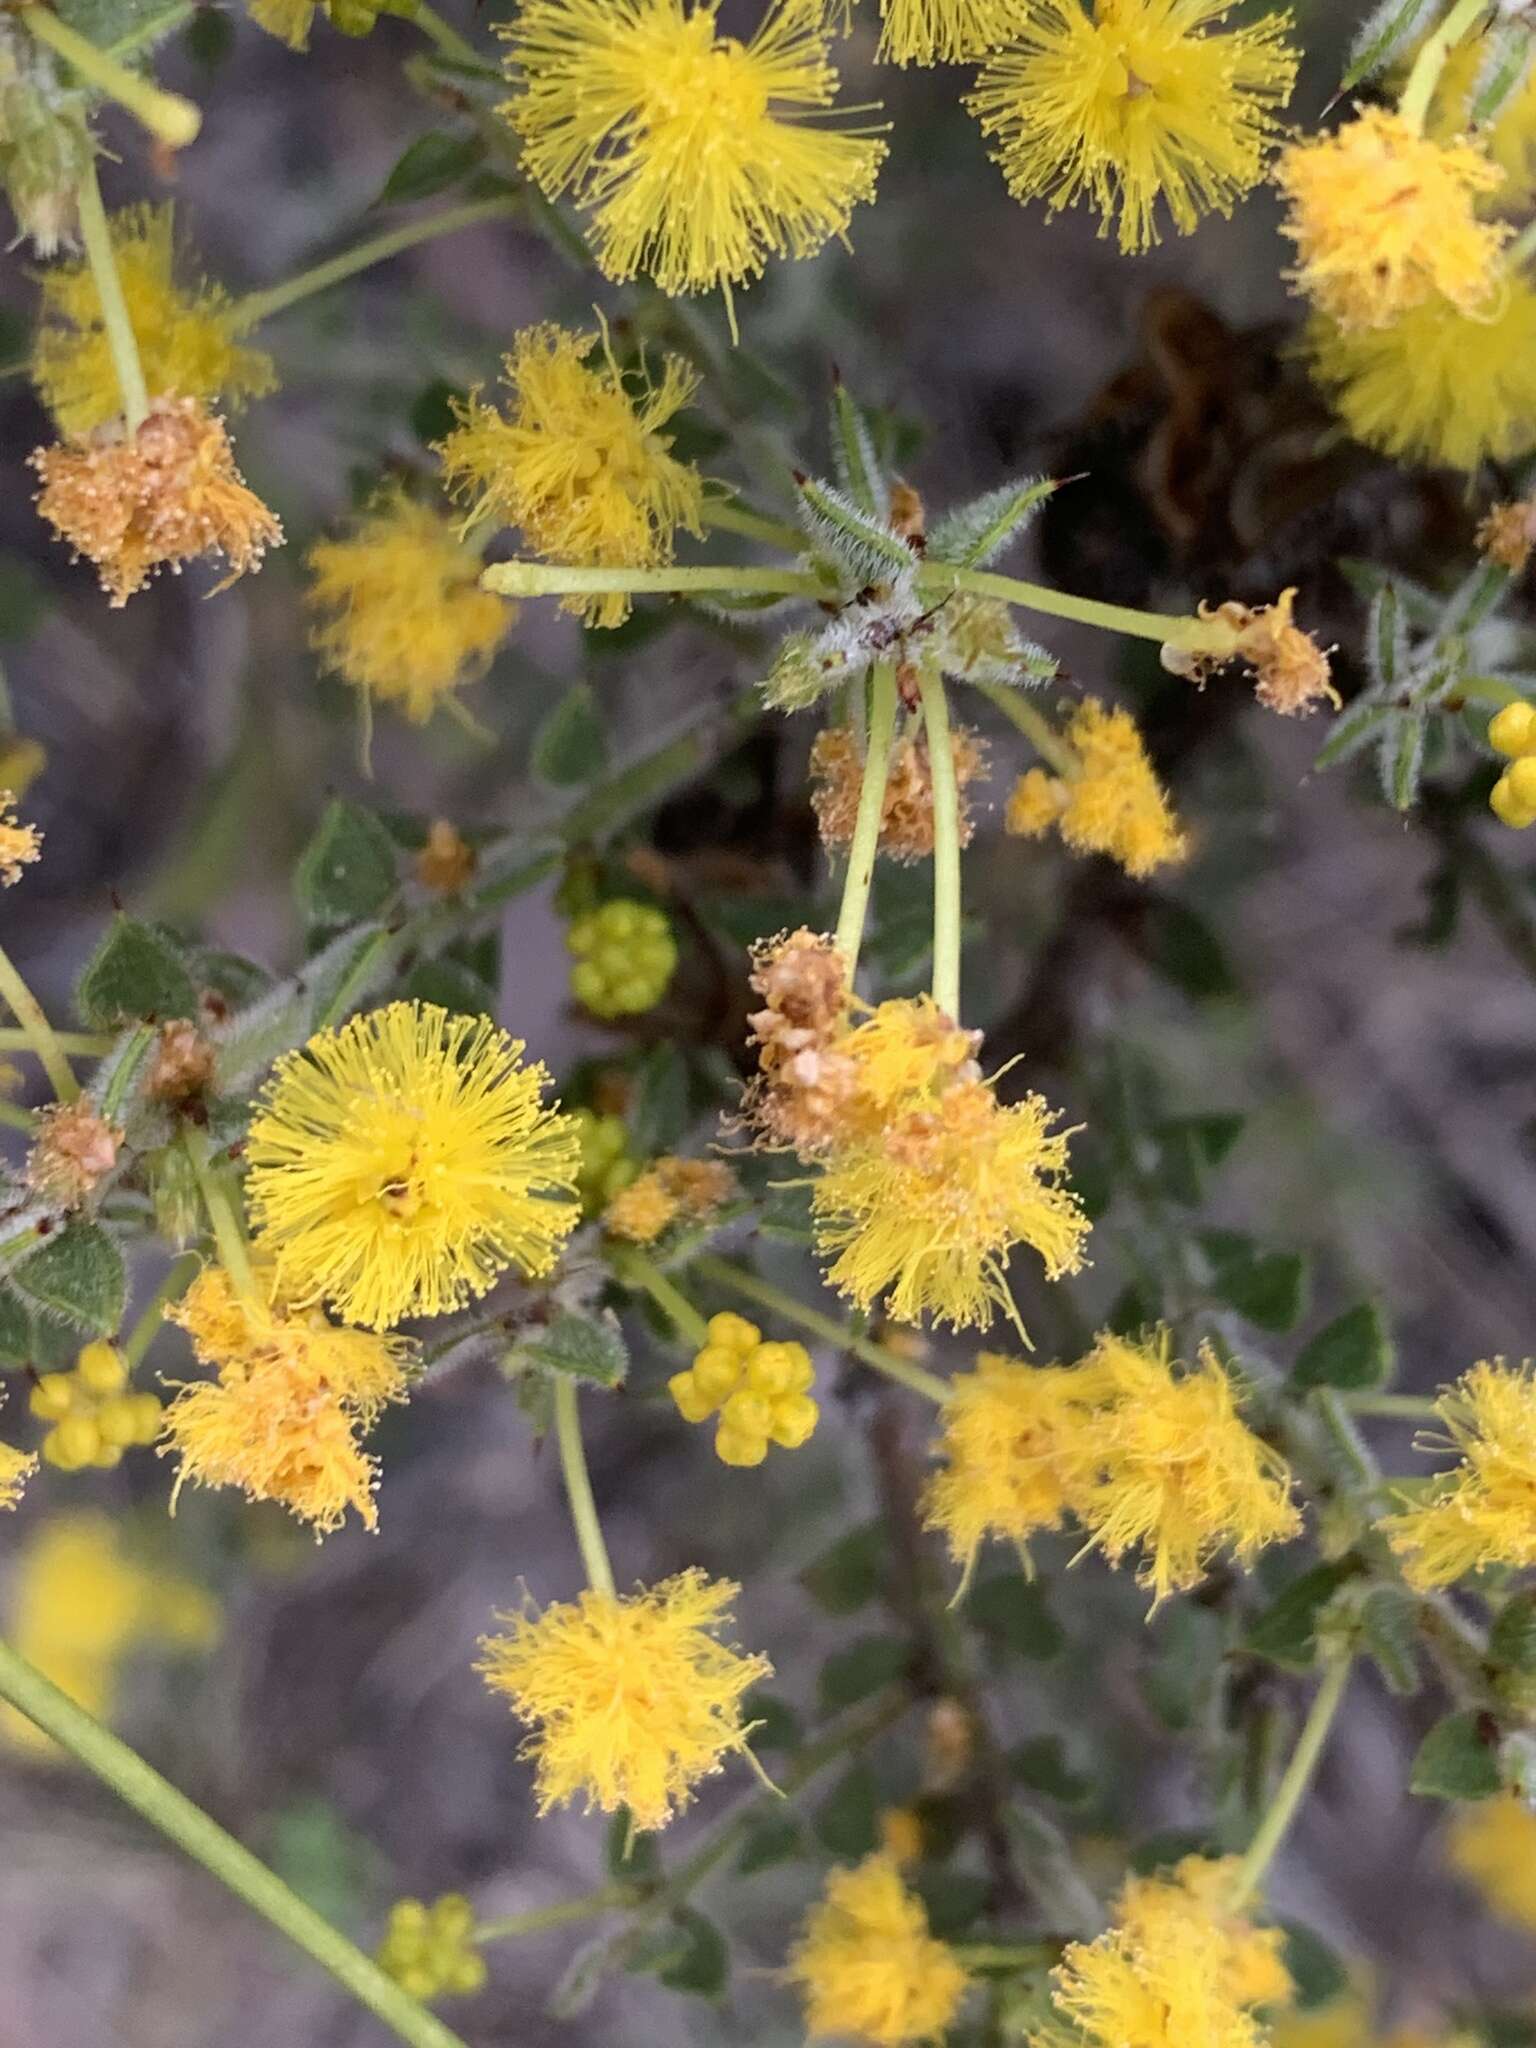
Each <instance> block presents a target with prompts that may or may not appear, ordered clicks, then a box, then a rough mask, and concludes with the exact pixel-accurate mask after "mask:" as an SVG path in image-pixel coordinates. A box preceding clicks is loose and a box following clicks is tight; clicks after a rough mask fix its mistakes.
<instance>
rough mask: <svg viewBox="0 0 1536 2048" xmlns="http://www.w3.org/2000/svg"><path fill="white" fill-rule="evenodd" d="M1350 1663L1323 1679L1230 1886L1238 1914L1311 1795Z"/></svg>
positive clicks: (1341, 1662)
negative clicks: (1312, 1785) (1313, 1780)
mask: <svg viewBox="0 0 1536 2048" xmlns="http://www.w3.org/2000/svg"><path fill="white" fill-rule="evenodd" d="M1350 1668H1351V1666H1350V1659H1349V1658H1348V1657H1339V1658H1336V1659H1335V1661H1334V1662H1333V1663H1332V1664H1330V1665H1329V1667H1328V1669H1327V1671H1326V1672H1325V1673H1324V1674H1323V1682H1322V1684H1321V1685H1320V1686H1319V1687H1318V1688H1317V1692H1316V1695H1315V1696H1314V1698H1313V1701H1312V1705H1311V1708H1310V1709H1309V1711H1308V1713H1307V1718H1306V1720H1305V1722H1304V1723H1303V1724H1302V1730H1301V1734H1300V1735H1299V1736H1298V1737H1297V1740H1296V1747H1295V1749H1293V1750H1292V1752H1291V1760H1290V1762H1289V1763H1288V1764H1287V1765H1286V1767H1285V1773H1284V1776H1283V1777H1282V1778H1281V1780H1280V1783H1279V1784H1278V1785H1277V1786H1276V1787H1275V1796H1274V1798H1273V1799H1272V1800H1271V1801H1270V1803H1269V1809H1268V1811H1267V1812H1266V1813H1265V1815H1264V1818H1263V1820H1261V1821H1260V1823H1259V1828H1258V1832H1257V1834H1255V1836H1254V1838H1253V1840H1252V1841H1251V1842H1250V1843H1249V1845H1248V1849H1247V1852H1246V1854H1245V1855H1244V1857H1243V1860H1242V1862H1241V1863H1240V1864H1239V1865H1238V1867H1237V1874H1236V1876H1235V1877H1234V1879H1233V1881H1232V1891H1231V1906H1232V1911H1233V1912H1234V1913H1236V1912H1240V1911H1241V1910H1242V1908H1243V1907H1244V1906H1246V1905H1247V1903H1248V1901H1249V1900H1250V1899H1251V1898H1252V1897H1253V1895H1254V1893H1255V1892H1256V1891H1257V1890H1258V1888H1259V1886H1260V1885H1261V1884H1262V1883H1263V1881H1264V1874H1265V1872H1266V1871H1267V1870H1268V1869H1269V1866H1270V1864H1271V1863H1272V1862H1273V1861H1274V1859H1275V1854H1276V1852H1277V1851H1278V1849H1279V1847H1280V1844H1281V1843H1282V1842H1283V1841H1284V1840H1285V1836H1286V1832H1287V1830H1288V1829H1289V1827H1290V1825H1291V1822H1292V1821H1293V1820H1294V1819H1295V1818H1296V1813H1297V1809H1298V1808H1299V1807H1300V1805H1301V1802H1302V1801H1303V1800H1304V1799H1305V1798H1306V1796H1307V1790H1308V1788H1309V1786H1310V1785H1311V1783H1312V1775H1313V1773H1314V1772H1315V1771H1316V1769H1317V1766H1318V1761H1319V1759H1320V1758H1321V1756H1322V1753H1323V1745H1324V1744H1325V1743H1326V1742H1327V1740H1328V1734H1329V1730H1330V1729H1331V1728H1332V1727H1333V1721H1334V1716H1335V1715H1336V1714H1337V1713H1338V1711H1339V1706H1340V1703H1341V1702H1342V1700H1343V1698H1344V1692H1345V1688H1346V1687H1347V1686H1348V1684H1349V1674H1350Z"/></svg>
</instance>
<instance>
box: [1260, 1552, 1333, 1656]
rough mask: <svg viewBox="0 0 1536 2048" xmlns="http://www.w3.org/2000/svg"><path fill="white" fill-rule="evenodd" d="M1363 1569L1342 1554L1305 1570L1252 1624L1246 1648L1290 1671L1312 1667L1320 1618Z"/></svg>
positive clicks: (1315, 1653)
mask: <svg viewBox="0 0 1536 2048" xmlns="http://www.w3.org/2000/svg"><path fill="white" fill-rule="evenodd" d="M1359 1569H1360V1567H1359V1566H1358V1565H1357V1564H1355V1563H1354V1562H1353V1561H1352V1560H1351V1559H1348V1558H1339V1559H1336V1560H1335V1561H1334V1562H1333V1563H1331V1564H1319V1565H1314V1566H1313V1567H1312V1569H1311V1570H1310V1571H1306V1572H1303V1573H1302V1574H1301V1577H1300V1578H1298V1579H1293V1580H1292V1581H1291V1583H1290V1584H1289V1585H1288V1586H1287V1587H1286V1588H1285V1589H1284V1591H1283V1592H1281V1593H1279V1594H1277V1595H1276V1597H1275V1598H1274V1599H1273V1600H1272V1601H1271V1602H1270V1604H1269V1605H1268V1607H1266V1608H1265V1609H1264V1611H1263V1613H1262V1614H1260V1615H1259V1617H1258V1618H1257V1620H1256V1621H1254V1622H1252V1623H1251V1624H1250V1625H1249V1628H1248V1632H1247V1634H1246V1635H1245V1636H1244V1637H1243V1648H1244V1649H1245V1650H1247V1651H1248V1652H1249V1654H1250V1655H1251V1656H1254V1657H1264V1658H1266V1659H1268V1661H1269V1662H1270V1663H1271V1664H1281V1665H1284V1666H1285V1668H1286V1669H1287V1670H1289V1671H1306V1670H1308V1669H1310V1667H1311V1666H1312V1665H1313V1664H1314V1663H1316V1661H1317V1624H1318V1618H1319V1616H1320V1615H1321V1614H1322V1612H1323V1610H1324V1608H1325V1607H1326V1606H1327V1605H1328V1603H1329V1601H1330V1600H1332V1598H1333V1596H1334V1594H1335V1593H1337V1592H1338V1590H1339V1589H1340V1587H1341V1586H1345V1585H1347V1584H1348V1583H1349V1581H1350V1580H1351V1579H1352V1578H1355V1577H1356V1576H1357V1575H1358V1573H1359Z"/></svg>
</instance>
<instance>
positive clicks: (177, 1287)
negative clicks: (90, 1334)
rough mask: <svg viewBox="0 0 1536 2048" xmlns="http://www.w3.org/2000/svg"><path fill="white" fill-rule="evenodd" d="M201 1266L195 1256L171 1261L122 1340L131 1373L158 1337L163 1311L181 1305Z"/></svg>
mask: <svg viewBox="0 0 1536 2048" xmlns="http://www.w3.org/2000/svg"><path fill="white" fill-rule="evenodd" d="M202 1264H203V1262H202V1260H201V1259H200V1258H199V1257H198V1255H197V1253H196V1252H183V1253H182V1254H181V1256H180V1257H179V1258H176V1259H172V1261H171V1263H170V1265H169V1266H168V1267H167V1268H166V1272H165V1278H164V1279H163V1280H162V1281H161V1282H160V1285H159V1286H158V1287H157V1288H156V1289H155V1291H154V1293H153V1294H152V1295H151V1296H150V1297H149V1299H148V1301H146V1302H145V1304H144V1306H143V1308H142V1309H141V1310H140V1311H139V1315H138V1319H137V1320H136V1322H135V1323H134V1326H133V1328H132V1329H131V1330H130V1331H129V1332H128V1335H127V1336H126V1337H125V1338H124V1339H123V1347H122V1348H123V1357H124V1359H125V1360H126V1361H127V1365H128V1370H129V1371H130V1372H132V1371H133V1369H134V1367H135V1366H136V1365H137V1364H138V1362H139V1360H140V1359H141V1358H142V1357H143V1356H144V1354H145V1352H146V1351H147V1350H148V1349H149V1347H150V1345H151V1344H153V1343H154V1341H155V1338H156V1337H157V1336H158V1335H159V1332H160V1325H161V1324H162V1323H163V1322H164V1321H165V1312H166V1310H167V1309H168V1308H169V1307H170V1305H171V1303H172V1302H173V1301H180V1299H181V1297H182V1296H183V1295H184V1294H185V1293H186V1291H187V1289H188V1288H189V1287H190V1286H191V1285H192V1282H193V1281H194V1280H195V1279H196V1278H197V1276H198V1273H199V1272H200V1271H201V1270H202Z"/></svg>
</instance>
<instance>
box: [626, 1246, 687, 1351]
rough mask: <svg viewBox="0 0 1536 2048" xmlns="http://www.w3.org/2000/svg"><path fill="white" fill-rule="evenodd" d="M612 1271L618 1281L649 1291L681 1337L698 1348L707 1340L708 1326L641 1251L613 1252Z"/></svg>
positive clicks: (645, 1291)
mask: <svg viewBox="0 0 1536 2048" xmlns="http://www.w3.org/2000/svg"><path fill="white" fill-rule="evenodd" d="M613 1270H614V1271H615V1273H617V1275H618V1276H619V1278H620V1279H621V1280H627V1281H628V1282H629V1283H630V1285H631V1286H633V1287H638V1288H640V1289H641V1290H642V1291H643V1292H644V1293H646V1294H648V1295H649V1296H650V1297H651V1299H652V1301H654V1302H655V1304H656V1306H657V1307H658V1308H659V1309H660V1310H661V1312H662V1314H663V1315H664V1316H666V1317H667V1318H668V1319H669V1320H670V1321H671V1322H672V1323H673V1324H674V1325H675V1326H676V1329H677V1333H678V1335H679V1336H680V1337H685V1338H686V1339H687V1340H688V1342H689V1343H690V1344H694V1345H697V1346H699V1347H700V1348H701V1349H702V1347H703V1346H704V1345H706V1344H707V1343H708V1342H709V1325H708V1324H707V1323H706V1322H705V1320H704V1318H703V1317H702V1316H701V1315H700V1314H699V1312H698V1310H697V1309H696V1308H695V1307H694V1305H693V1303H692V1302H691V1301H690V1300H689V1299H688V1297H687V1295H685V1294H684V1293H683V1292H682V1290H681V1289H680V1288H679V1287H677V1286H676V1285H674V1283H673V1282H672V1281H671V1280H669V1279H668V1278H667V1276H666V1274H665V1273H663V1272H662V1270H661V1268H660V1267H659V1266H658V1265H656V1264H655V1263H654V1261H652V1260H650V1259H648V1258H647V1257H646V1256H645V1254H644V1253H643V1252H637V1251H623V1252H620V1253H618V1254H616V1255H615V1257H614V1261H613Z"/></svg>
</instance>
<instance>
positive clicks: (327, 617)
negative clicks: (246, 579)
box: [304, 491, 517, 725]
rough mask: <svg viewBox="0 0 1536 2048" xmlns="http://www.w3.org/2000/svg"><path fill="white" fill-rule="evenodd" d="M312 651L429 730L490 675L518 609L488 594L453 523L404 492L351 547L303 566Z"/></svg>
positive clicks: (372, 516)
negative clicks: (440, 713)
mask: <svg viewBox="0 0 1536 2048" xmlns="http://www.w3.org/2000/svg"><path fill="white" fill-rule="evenodd" d="M305 562H306V565H307V567H308V569H309V575H310V580H309V586H308V588H307V589H306V590H305V592H304V603H305V605H306V607H307V608H308V609H309V611H310V612H311V613H313V614H314V615H315V624H314V626H313V628H312V630H311V633H310V645H311V646H312V647H314V648H315V650H316V651H317V652H318V653H319V654H320V656H321V657H322V659H323V660H324V661H325V663H326V665H327V666H328V667H330V668H332V669H334V670H335V671H336V673H337V674H338V675H339V676H341V677H343V678H344V680H345V681H347V682H349V683H351V684H352V685H353V687H354V688H356V689H359V690H366V691H367V692H368V694H369V695H370V696H372V697H377V698H379V699H380V700H381V701H382V702H384V703H392V704H397V705H398V706H399V707H400V709H401V711H403V712H404V714H405V716H406V717H407V718H408V719H410V720H411V722H412V723H413V724H415V725H425V723H426V722H427V720H428V719H429V718H430V717H431V716H432V713H433V712H434V711H435V710H436V709H437V707H438V705H439V704H440V703H441V702H442V700H443V698H444V697H445V696H446V695H447V694H448V692H449V691H450V690H453V689H456V688H457V687H458V685H459V684H460V683H463V682H469V681H472V680H473V679H474V678H475V677H476V676H478V675H480V674H482V673H483V672H484V670H485V668H486V666H487V664H488V663H489V662H490V659H491V656H492V655H493V654H494V653H495V652H496V649H497V648H498V646H500V644H501V641H502V638H503V636H504V635H505V633H506V630H507V628H508V626H509V625H510V624H511V622H512V620H513V619H514V618H515V617H516V615H517V614H516V608H515V607H514V606H512V605H509V604H508V603H507V602H506V600H505V599H504V598H500V597H497V596H495V595H494V594H493V593H492V592H491V591H489V590H482V589H481V588H480V569H481V566H482V565H481V561H480V557H479V556H478V555H477V554H476V553H475V552H474V551H473V549H471V548H468V547H466V546H465V545H464V543H463V542H462V541H461V540H459V539H458V537H457V535H456V534H455V533H454V530H453V528H452V526H451V525H450V523H449V522H448V520H446V519H444V518H443V517H441V516H440V515H439V514H438V513H436V512H434V511H433V510H432V508H431V506H430V505H421V504H416V503H414V502H413V501H412V500H411V499H409V498H407V497H406V496H405V495H404V494H403V492H400V491H395V492H392V493H390V494H389V495H388V496H387V497H386V498H384V499H383V500H382V501H381V502H380V503H379V504H377V505H375V506H374V507H373V508H372V509H371V510H369V511H367V512H365V513H364V514H363V516H362V517H361V518H360V519H359V520H358V521H357V523H356V525H355V526H354V528H353V530H352V532H351V533H350V534H349V535H348V536H347V537H346V539H344V540H322V541H317V542H316V543H315V545H314V546H313V547H312V548H311V549H310V551H309V553H308V555H307V556H306V557H305Z"/></svg>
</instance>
